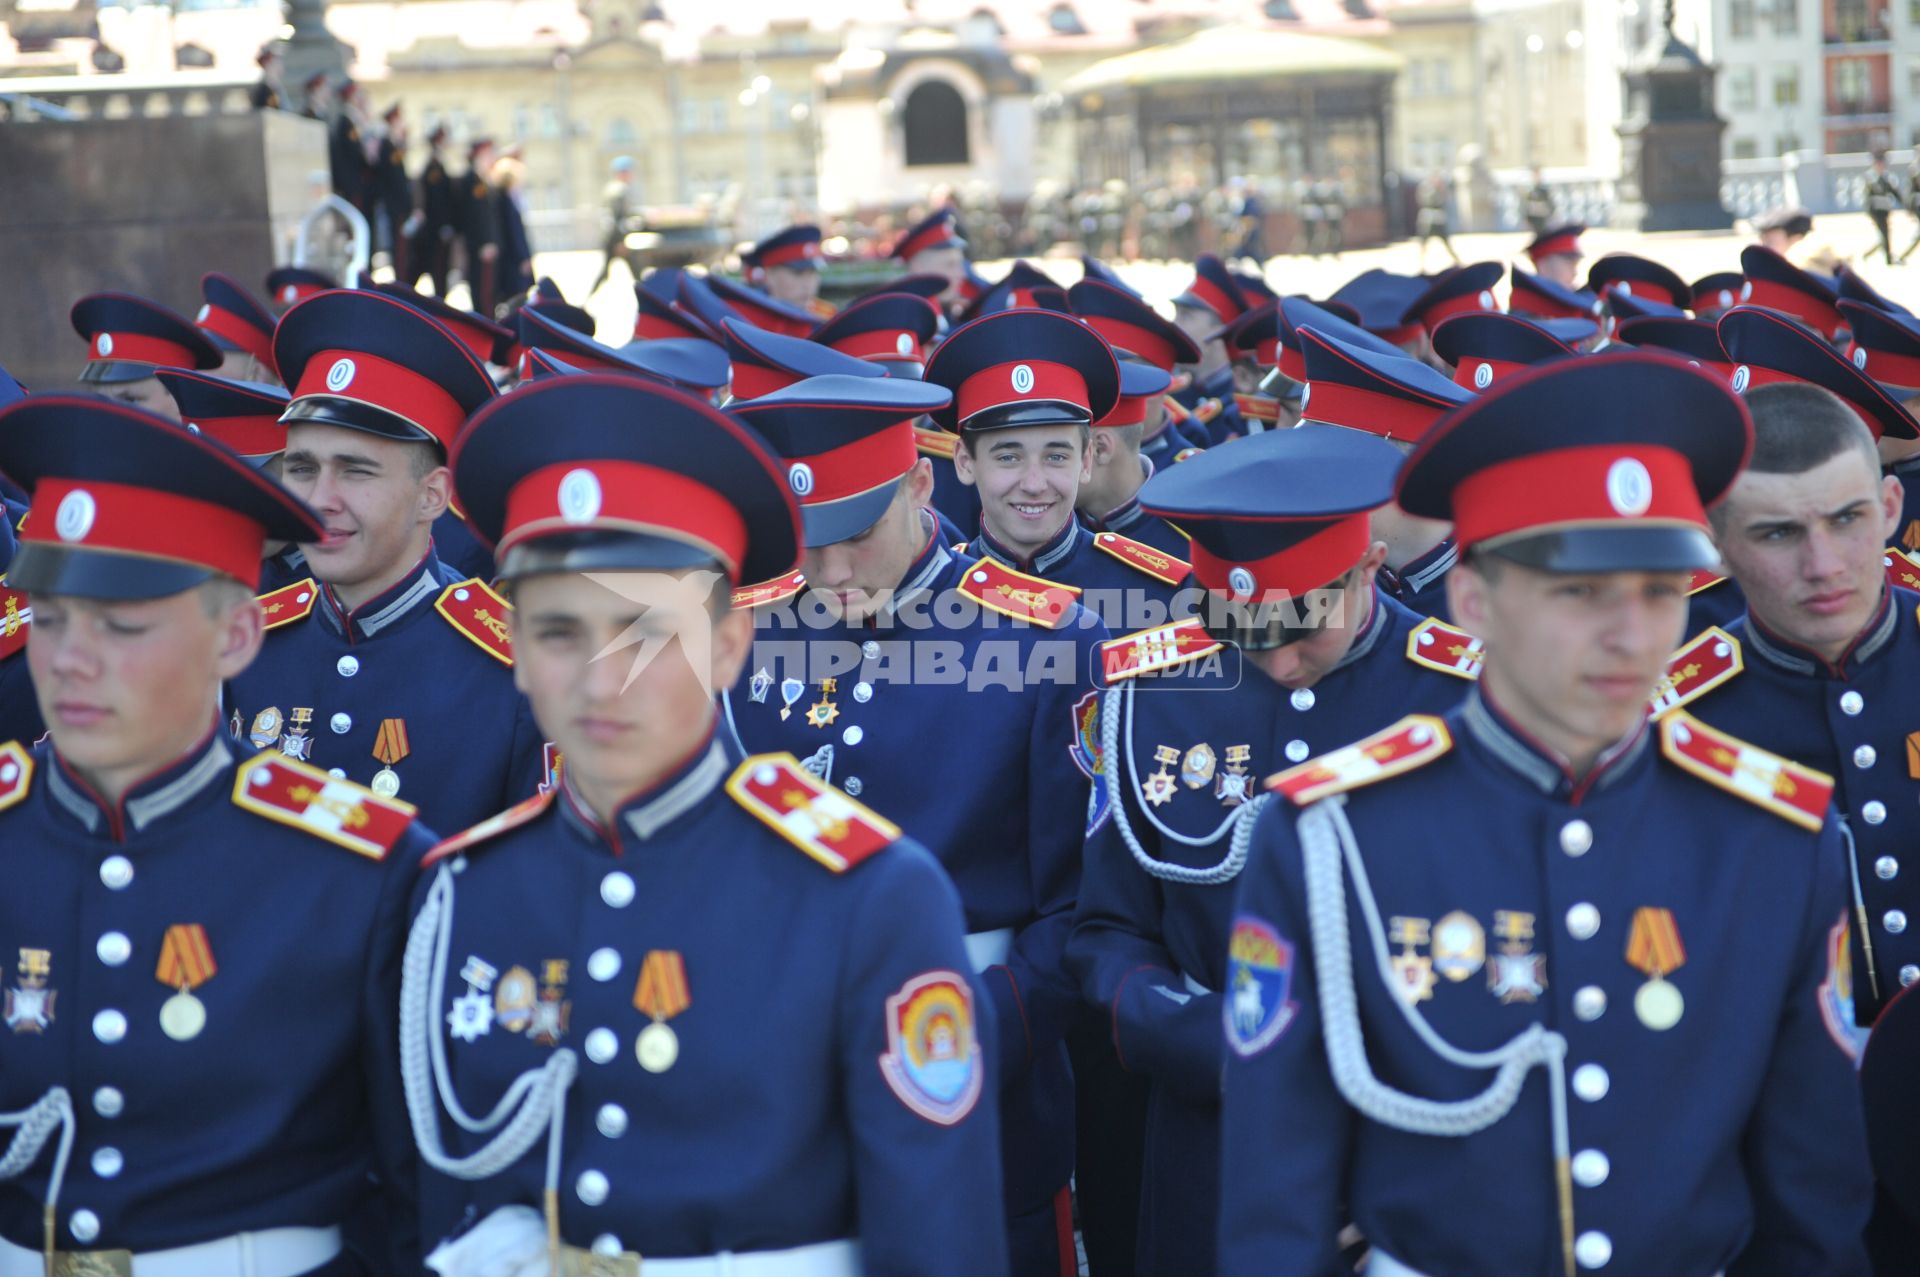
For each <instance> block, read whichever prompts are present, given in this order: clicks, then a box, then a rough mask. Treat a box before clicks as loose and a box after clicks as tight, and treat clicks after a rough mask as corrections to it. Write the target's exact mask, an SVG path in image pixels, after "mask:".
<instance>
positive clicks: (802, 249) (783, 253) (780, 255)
mask: <svg viewBox="0 0 1920 1277" xmlns="http://www.w3.org/2000/svg"><path fill="white" fill-rule="evenodd" d="M819 258H820V241H819V240H817V239H809V240H802V241H801V242H800V243H798V244H787V245H784V246H782V247H780V248H770V249H768V250H767V251H766V252H764V253H762V254H760V265H761V266H763V267H765V266H785V265H786V264H787V263H788V262H811V261H818V260H819Z"/></svg>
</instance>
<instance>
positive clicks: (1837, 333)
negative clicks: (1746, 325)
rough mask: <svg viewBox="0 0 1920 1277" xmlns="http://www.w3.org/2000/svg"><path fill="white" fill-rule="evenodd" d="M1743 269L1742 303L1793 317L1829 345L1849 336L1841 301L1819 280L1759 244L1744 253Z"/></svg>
mask: <svg viewBox="0 0 1920 1277" xmlns="http://www.w3.org/2000/svg"><path fill="white" fill-rule="evenodd" d="M1740 269H1741V270H1743V271H1744V272H1746V278H1747V282H1746V285H1745V289H1744V291H1745V294H1746V295H1745V297H1744V298H1743V299H1742V300H1743V301H1744V302H1745V303H1746V304H1748V305H1752V306H1762V307H1765V308H1766V309H1768V310H1777V311H1779V312H1780V313H1781V314H1783V315H1788V316H1791V317H1792V318H1794V319H1797V320H1799V321H1800V322H1801V323H1803V324H1805V325H1806V326H1807V327H1809V328H1811V329H1813V330H1814V331H1815V332H1817V333H1819V334H1820V336H1821V337H1822V338H1823V339H1825V340H1828V341H1837V340H1838V339H1840V338H1842V337H1844V336H1845V335H1846V331H1847V321H1846V318H1845V317H1844V316H1843V315H1841V313H1840V307H1839V299H1838V298H1837V297H1836V296H1835V295H1834V291H1833V289H1831V288H1829V287H1828V286H1827V285H1826V284H1824V283H1822V282H1821V281H1820V277H1819V276H1817V275H1814V274H1812V273H1811V272H1808V271H1804V270H1801V269H1800V268H1799V267H1798V266H1795V265H1794V264H1793V263H1792V262H1790V261H1788V260H1787V259H1786V258H1784V257H1782V256H1781V255H1780V254H1778V253H1776V252H1774V251H1773V250H1772V249H1770V248H1764V247H1762V246H1761V245H1759V244H1749V245H1747V246H1746V247H1745V248H1743V249H1741V250H1740ZM1722 318H1725V316H1722Z"/></svg>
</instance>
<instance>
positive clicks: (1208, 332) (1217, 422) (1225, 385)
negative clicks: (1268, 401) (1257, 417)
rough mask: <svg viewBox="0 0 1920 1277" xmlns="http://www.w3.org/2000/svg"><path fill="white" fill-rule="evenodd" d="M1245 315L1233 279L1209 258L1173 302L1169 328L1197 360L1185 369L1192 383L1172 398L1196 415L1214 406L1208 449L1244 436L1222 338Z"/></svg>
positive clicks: (1243, 301)
mask: <svg viewBox="0 0 1920 1277" xmlns="http://www.w3.org/2000/svg"><path fill="white" fill-rule="evenodd" d="M1249 309H1251V307H1250V306H1249V304H1248V301H1247V298H1246V295H1245V294H1243V293H1242V292H1241V291H1240V286H1239V285H1238V284H1236V283H1235V282H1234V279H1233V273H1232V272H1231V271H1229V270H1228V269H1227V266H1226V263H1225V262H1223V261H1221V260H1220V259H1219V258H1218V257H1216V256H1215V255H1214V254H1212V253H1202V254H1201V255H1200V256H1199V258H1198V259H1197V260H1195V262H1194V264H1193V282H1192V283H1190V284H1188V285H1187V288H1186V291H1184V292H1182V293H1181V294H1180V295H1179V296H1178V297H1175V298H1174V299H1173V322H1174V323H1175V324H1176V325H1178V326H1179V328H1180V330H1181V331H1182V332H1184V333H1186V334H1187V336H1188V338H1189V339H1190V340H1192V341H1193V342H1194V343H1195V344H1197V345H1198V346H1199V347H1200V358H1199V359H1198V360H1197V361H1196V362H1195V363H1193V364H1192V365H1190V372H1191V376H1192V380H1191V381H1190V382H1189V383H1188V385H1187V388H1186V389H1185V390H1184V391H1180V392H1176V394H1175V398H1177V399H1178V400H1179V401H1180V403H1181V405H1182V406H1183V407H1186V408H1188V409H1190V410H1192V411H1195V412H1196V413H1197V412H1198V411H1199V409H1200V407H1201V405H1202V404H1204V403H1206V402H1207V401H1209V400H1212V401H1214V402H1215V403H1217V405H1218V408H1217V410H1216V414H1215V415H1213V416H1212V417H1211V419H1210V420H1209V421H1208V422H1207V423H1206V424H1207V432H1208V435H1209V437H1210V438H1209V442H1212V443H1222V442H1225V441H1226V440H1228V439H1231V438H1234V437H1236V436H1239V435H1244V434H1246V433H1247V427H1246V423H1245V422H1244V421H1242V420H1241V419H1240V413H1239V410H1238V408H1237V407H1236V406H1235V404H1234V393H1233V392H1234V384H1233V366H1232V363H1231V359H1230V356H1229V354H1228V351H1227V346H1226V342H1225V341H1223V340H1222V338H1223V336H1224V335H1225V333H1226V331H1227V329H1228V328H1229V327H1230V326H1231V325H1232V324H1233V322H1234V321H1235V320H1237V319H1239V318H1240V316H1242V315H1244V314H1246V313H1247V311H1248V310H1249Z"/></svg>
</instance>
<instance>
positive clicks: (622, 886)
mask: <svg viewBox="0 0 1920 1277" xmlns="http://www.w3.org/2000/svg"><path fill="white" fill-rule="evenodd" d="M633 895H634V888H633V879H632V878H630V877H628V876H627V875H626V874H623V873H621V872H620V871H619V870H618V869H616V870H614V871H613V872H612V873H610V874H608V875H607V876H606V877H604V878H602V879H601V880H600V898H601V899H602V900H604V901H606V902H607V903H608V904H609V905H611V906H613V907H614V908H615V909H625V908H626V907H627V906H628V905H630V904H632V903H633Z"/></svg>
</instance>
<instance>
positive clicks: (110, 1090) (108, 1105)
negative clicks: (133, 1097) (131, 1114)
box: [93, 1086, 127, 1117]
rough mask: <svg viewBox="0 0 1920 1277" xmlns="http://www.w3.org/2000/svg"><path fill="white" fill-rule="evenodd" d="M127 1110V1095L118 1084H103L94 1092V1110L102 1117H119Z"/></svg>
mask: <svg viewBox="0 0 1920 1277" xmlns="http://www.w3.org/2000/svg"><path fill="white" fill-rule="evenodd" d="M126 1110H127V1097H126V1096H124V1095H122V1094H120V1088H119V1087H117V1086H103V1087H100V1088H98V1089H97V1090H95V1091H94V1093H93V1111H94V1112H96V1113H98V1114H99V1115H100V1116H101V1117H119V1116H120V1115H121V1114H122V1113H124V1112H126Z"/></svg>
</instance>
